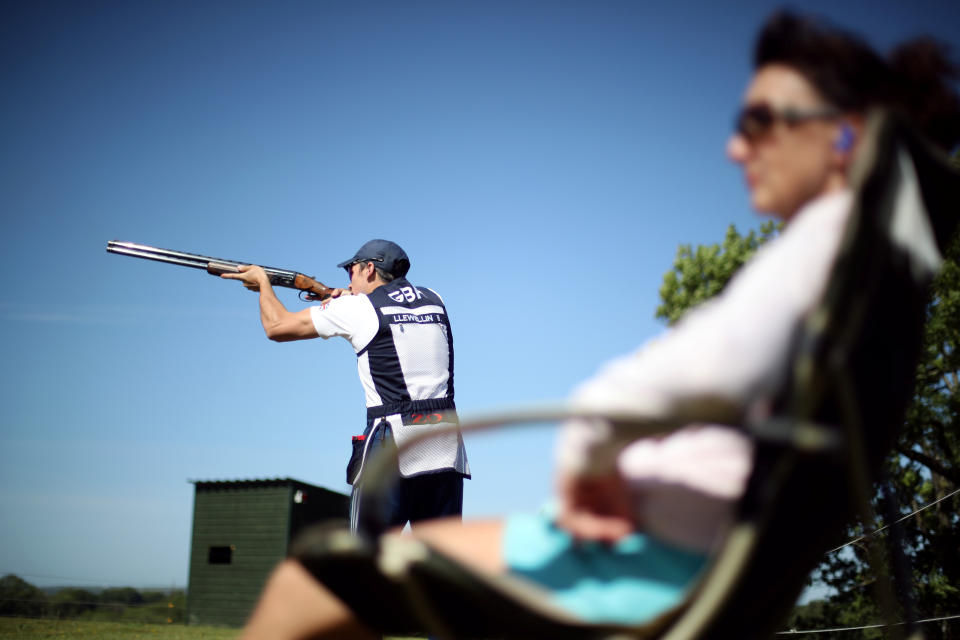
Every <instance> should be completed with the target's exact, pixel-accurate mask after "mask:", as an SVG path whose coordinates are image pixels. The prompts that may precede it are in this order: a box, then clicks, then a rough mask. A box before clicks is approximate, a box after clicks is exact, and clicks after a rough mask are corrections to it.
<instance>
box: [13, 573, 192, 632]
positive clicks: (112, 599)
mask: <svg viewBox="0 0 960 640" xmlns="http://www.w3.org/2000/svg"><path fill="white" fill-rule="evenodd" d="M186 602H187V597H186V594H185V593H184V592H183V591H181V590H179V589H174V590H171V591H144V592H142V593H141V592H140V591H138V590H137V589H134V588H132V587H117V588H108V589H103V590H102V591H100V592H99V593H95V592H94V591H91V590H89V589H81V588H77V587H65V588H63V589H58V590H56V591H55V592H53V593H52V594H47V593H45V592H44V591H43V590H42V589H39V588H38V587H35V586H34V585H32V584H30V583H29V582H27V581H26V580H23V579H22V578H20V577H18V576H15V575H13V574H10V575H6V576H4V577H3V578H0V616H14V617H22V618H57V619H84V620H124V621H127V622H153V623H157V622H160V623H172V622H185V621H186Z"/></svg>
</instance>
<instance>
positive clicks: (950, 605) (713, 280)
mask: <svg viewBox="0 0 960 640" xmlns="http://www.w3.org/2000/svg"><path fill="white" fill-rule="evenodd" d="M957 158H960V154H958V156H957ZM957 158H955V161H956V160H957ZM957 164H958V166H960V162H958V163H957ZM958 213H960V212H958ZM779 230H780V226H778V225H774V224H772V223H765V224H764V225H763V226H761V227H760V229H759V231H751V232H749V233H748V234H746V235H740V234H739V233H738V232H737V231H736V229H735V228H734V227H733V226H730V227H729V228H728V229H727V233H726V237H725V238H724V240H723V242H722V243H721V244H714V245H709V246H698V247H697V248H696V249H693V248H692V247H691V246H690V245H682V246H680V247H679V249H678V250H677V254H676V258H675V260H674V264H673V268H672V269H671V270H670V271H668V272H667V273H666V274H665V275H664V278H663V284H662V286H661V288H660V298H661V304H660V306H659V307H658V308H657V310H656V316H657V318H659V319H662V320H665V321H666V322H667V323H668V324H671V325H672V324H674V323H676V322H677V321H678V320H679V319H680V318H681V317H682V316H683V314H684V313H686V311H688V310H689V309H690V308H692V307H694V306H696V305H698V304H700V303H701V302H703V301H705V300H707V299H709V298H711V297H712V296H714V295H716V294H717V293H719V292H720V291H721V290H722V289H723V287H724V286H726V284H727V282H728V281H729V279H730V277H731V276H732V275H733V274H734V273H735V272H736V270H737V269H738V268H739V267H740V266H741V265H742V264H743V263H744V262H746V261H747V260H748V259H749V258H750V257H751V256H752V255H753V254H754V253H755V252H756V250H757V249H758V248H759V247H760V246H762V245H763V244H764V243H765V242H767V241H768V240H770V239H771V238H773V237H775V236H776V235H777V233H778V232H779ZM945 258H946V261H945V264H944V268H943V270H942V272H941V273H940V275H939V276H938V277H937V279H936V280H935V282H934V284H933V287H932V295H931V300H930V303H929V306H928V312H927V325H926V329H925V336H924V343H923V344H924V347H923V353H922V360H921V362H920V364H919V366H918V368H917V382H916V388H915V396H914V401H913V403H912V404H911V406H910V408H909V410H908V413H907V416H906V421H905V425H904V430H903V434H902V437H901V438H900V440H899V442H898V444H897V446H896V450H895V451H893V452H891V455H890V456H889V458H888V459H887V461H886V464H885V468H886V471H887V475H888V477H889V489H888V490H887V491H886V492H883V491H880V490H879V487H878V491H877V493H876V497H875V498H874V512H875V513H878V514H882V513H885V511H886V507H887V505H886V504H885V500H886V499H887V497H886V496H889V497H891V498H892V499H893V500H895V502H896V507H895V510H896V511H897V512H898V513H899V514H901V515H907V514H909V513H911V512H913V511H915V510H917V509H919V508H920V507H922V506H924V505H928V504H930V503H933V502H935V501H937V500H940V502H937V503H936V504H935V505H934V506H933V507H931V508H929V509H926V510H924V511H922V512H921V513H920V514H917V515H916V516H913V517H910V518H907V519H905V520H904V521H903V522H902V526H903V528H904V540H903V541H902V542H903V548H904V549H905V551H906V553H907V556H908V559H909V562H910V564H911V567H912V569H911V570H912V574H913V575H912V578H913V579H912V587H913V591H914V594H915V597H916V603H917V615H918V616H919V617H921V618H931V617H938V616H947V615H955V614H960V604H958V603H960V526H958V525H960V522H958V519H960V517H958V515H957V514H960V494H957V495H953V496H952V497H949V498H948V497H947V496H950V494H951V492H953V491H956V490H957V489H958V488H960V417H958V416H960V349H958V347H960V344H958V342H960V237H958V238H955V240H954V242H953V244H952V245H951V247H950V249H949V250H948V251H947V253H946V256H945ZM891 348H896V347H895V345H891ZM883 524H884V523H883V522H880V521H878V522H872V523H867V524H866V525H863V524H857V525H852V526H851V527H850V529H849V531H848V533H849V536H850V539H853V538H855V537H856V536H859V535H862V534H863V533H864V532H872V531H875V530H876V529H879V528H880V527H881V526H883ZM867 556H868V554H867V549H866V546H865V544H864V543H862V542H861V543H857V544H853V545H850V546H848V547H846V548H844V549H843V550H842V551H839V552H836V553H832V554H828V555H827V556H825V558H824V560H823V562H822V564H821V565H820V566H819V567H818V568H817V569H816V570H815V571H814V572H813V573H812V574H811V580H812V581H814V582H817V583H819V584H822V585H826V586H828V587H831V588H832V590H835V591H836V594H835V595H833V596H831V597H830V598H828V599H827V600H826V601H824V602H821V603H817V605H816V606H807V607H804V608H802V609H798V610H797V611H795V613H794V616H793V617H792V619H791V621H790V626H791V627H793V628H796V629H803V628H808V629H811V628H812V629H816V628H824V627H834V626H858V625H864V624H872V623H876V622H879V621H881V620H883V617H882V616H881V614H880V612H879V611H878V609H877V606H876V604H875V602H874V599H873V592H872V590H871V587H872V586H873V584H874V582H875V581H876V574H875V571H873V569H872V568H871V567H870V566H869V562H868V557H867ZM900 595H904V594H900ZM898 613H902V612H898ZM807 625H810V626H807ZM924 632H925V633H926V634H927V637H928V638H960V622H958V621H953V622H944V623H941V624H937V625H924ZM882 634H883V632H882V631H880V630H869V631H867V632H865V633H864V634H863V635H862V636H860V637H881V636H882Z"/></svg>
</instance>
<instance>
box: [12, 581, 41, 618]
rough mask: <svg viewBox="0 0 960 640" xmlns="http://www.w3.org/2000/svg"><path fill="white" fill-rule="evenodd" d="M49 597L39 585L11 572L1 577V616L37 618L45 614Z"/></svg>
mask: <svg viewBox="0 0 960 640" xmlns="http://www.w3.org/2000/svg"><path fill="white" fill-rule="evenodd" d="M46 601H47V597H46V595H45V594H44V593H43V591H41V590H40V589H38V588H37V587H35V586H33V585H32V584H30V583H29V582H27V581H26V580H24V579H22V578H20V577H18V576H15V575H13V574H12V573H11V574H8V575H5V576H3V577H2V578H0V616H22V617H27V618H37V617H40V616H41V615H43V612H44V609H45V607H46Z"/></svg>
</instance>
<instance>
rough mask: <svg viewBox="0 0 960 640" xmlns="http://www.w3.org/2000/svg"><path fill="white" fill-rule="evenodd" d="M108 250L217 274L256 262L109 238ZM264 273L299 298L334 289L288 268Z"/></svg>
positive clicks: (268, 269) (313, 297) (312, 297)
mask: <svg viewBox="0 0 960 640" xmlns="http://www.w3.org/2000/svg"><path fill="white" fill-rule="evenodd" d="M107 251H108V252H109V253H118V254H120V255H124V256H133V257H134V258H144V259H146V260H156V261H158V262H167V263H170V264H177V265H180V266H181V267H191V268H193V269H204V270H205V271H206V272H207V273H209V274H211V275H214V276H220V274H223V273H237V272H239V269H237V266H239V265H241V264H256V263H254V262H241V261H239V260H226V259H224V258H211V257H210V256H201V255H198V254H195V253H184V252H183V251H171V250H170V249H158V248H157V247H150V246H147V245H145V244H135V243H133V242H121V241H119V240H110V241H109V242H107ZM262 268H263V270H264V271H266V272H267V277H268V278H269V279H270V284H272V285H273V286H275V287H286V288H288V289H298V290H299V291H300V299H301V300H322V299H324V298H328V297H329V296H330V292H331V291H333V289H331V288H330V287H328V286H326V285H325V284H323V283H321V282H318V281H317V280H314V279H313V278H311V277H310V276H305V275H303V274H302V273H298V272H296V271H290V270H289V269H274V268H273V267H262Z"/></svg>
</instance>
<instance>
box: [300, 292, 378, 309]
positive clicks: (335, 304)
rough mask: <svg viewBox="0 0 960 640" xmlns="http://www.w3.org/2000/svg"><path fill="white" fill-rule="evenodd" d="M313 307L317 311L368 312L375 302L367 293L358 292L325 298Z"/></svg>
mask: <svg viewBox="0 0 960 640" xmlns="http://www.w3.org/2000/svg"><path fill="white" fill-rule="evenodd" d="M313 309H315V310H316V312H317V313H338V314H350V313H366V312H369V311H371V310H372V309H373V304H372V303H371V301H370V299H369V297H368V296H367V295H366V294H363V293H358V294H355V295H343V296H340V297H338V298H331V299H329V300H325V301H323V302H321V303H320V304H318V305H314V307H313Z"/></svg>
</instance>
